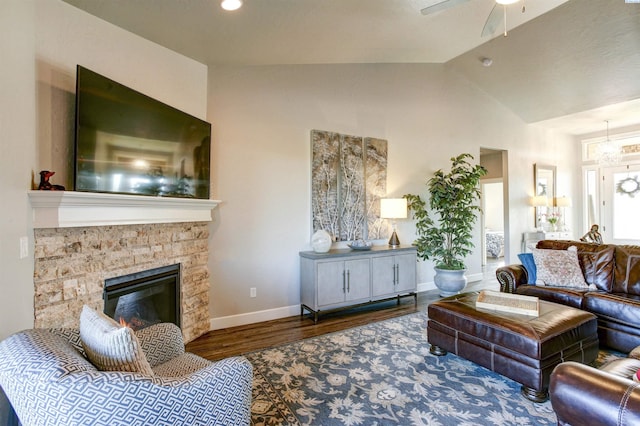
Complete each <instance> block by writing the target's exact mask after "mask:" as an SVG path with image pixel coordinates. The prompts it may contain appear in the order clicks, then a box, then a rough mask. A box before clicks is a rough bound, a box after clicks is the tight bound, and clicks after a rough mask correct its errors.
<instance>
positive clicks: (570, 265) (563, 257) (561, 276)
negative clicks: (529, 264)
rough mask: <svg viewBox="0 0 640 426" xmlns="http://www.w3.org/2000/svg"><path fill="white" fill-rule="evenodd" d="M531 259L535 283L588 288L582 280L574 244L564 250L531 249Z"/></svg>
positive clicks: (582, 276)
mask: <svg viewBox="0 0 640 426" xmlns="http://www.w3.org/2000/svg"><path fill="white" fill-rule="evenodd" d="M533 260H534V261H535V264H536V284H537V285H547V286H554V287H571V288H579V289H589V288H590V287H589V285H588V284H587V282H586V281H585V280H584V275H583V273H582V269H581V268H580V261H579V260H578V249H577V247H576V246H571V247H569V248H568V249H566V250H551V249H533Z"/></svg>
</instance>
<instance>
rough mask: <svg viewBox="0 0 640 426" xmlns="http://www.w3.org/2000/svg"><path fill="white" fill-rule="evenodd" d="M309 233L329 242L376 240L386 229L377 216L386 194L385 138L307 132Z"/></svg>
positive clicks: (382, 221) (383, 235) (385, 225)
mask: <svg viewBox="0 0 640 426" xmlns="http://www.w3.org/2000/svg"><path fill="white" fill-rule="evenodd" d="M311 144H312V148H311V152H312V154H311V155H312V166H311V173H312V177H311V186H312V188H311V194H312V200H311V204H312V214H313V232H315V231H317V230H319V229H324V230H326V231H327V232H329V233H330V234H331V236H332V238H333V240H334V241H352V240H357V239H361V238H366V239H379V238H383V237H385V236H386V234H388V226H387V223H386V221H385V220H382V219H380V201H379V200H380V198H382V197H384V196H385V194H386V176H387V141H385V140H382V139H374V138H365V139H363V138H362V137H359V136H349V135H341V134H338V133H334V132H327V131H322V130H312V131H311Z"/></svg>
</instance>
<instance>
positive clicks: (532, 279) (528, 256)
mask: <svg viewBox="0 0 640 426" xmlns="http://www.w3.org/2000/svg"><path fill="white" fill-rule="evenodd" d="M518 259H520V262H522V266H524V269H526V270H527V278H528V281H527V284H535V283H536V262H535V261H534V260H533V253H520V254H519V255H518Z"/></svg>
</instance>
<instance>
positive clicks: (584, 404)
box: [549, 347, 640, 426]
mask: <svg viewBox="0 0 640 426" xmlns="http://www.w3.org/2000/svg"><path fill="white" fill-rule="evenodd" d="M638 369H640V347H639V348H636V349H634V350H633V351H632V352H631V353H630V354H629V357H628V358H618V359H615V360H613V361H610V362H608V363H606V364H604V365H603V366H602V367H600V368H597V369H596V368H593V367H589V366H587V365H584V364H580V363H577V362H564V363H562V364H559V365H558V366H557V367H556V368H555V369H554V370H553V373H551V379H550V380H551V382H550V385H549V394H550V398H551V406H552V407H553V410H554V411H555V413H556V417H557V419H558V424H559V425H571V426H593V425H602V426H608V425H611V426H622V425H640V383H638V382H635V381H634V380H632V377H633V376H634V374H635V373H636V372H637V371H638Z"/></svg>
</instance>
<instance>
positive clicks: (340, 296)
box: [300, 246, 417, 322]
mask: <svg viewBox="0 0 640 426" xmlns="http://www.w3.org/2000/svg"><path fill="white" fill-rule="evenodd" d="M416 260H417V255H416V248H415V247H414V246H402V247H399V248H395V249H391V248H389V247H387V246H374V247H373V248H372V249H371V250H366V251H358V250H351V249H336V250H331V251H329V252H328V253H315V252H313V251H303V252H300V298H301V308H300V313H301V314H304V311H305V309H306V310H307V311H309V312H310V313H312V314H313V316H314V321H316V322H317V320H318V315H319V314H320V313H321V312H327V311H331V310H336V309H344V308H348V307H352V306H356V305H360V304H366V303H373V302H378V301H382V300H388V299H393V298H397V299H398V302H399V301H400V297H402V296H414V298H415V299H416V301H417V293H416V291H417V282H416Z"/></svg>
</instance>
